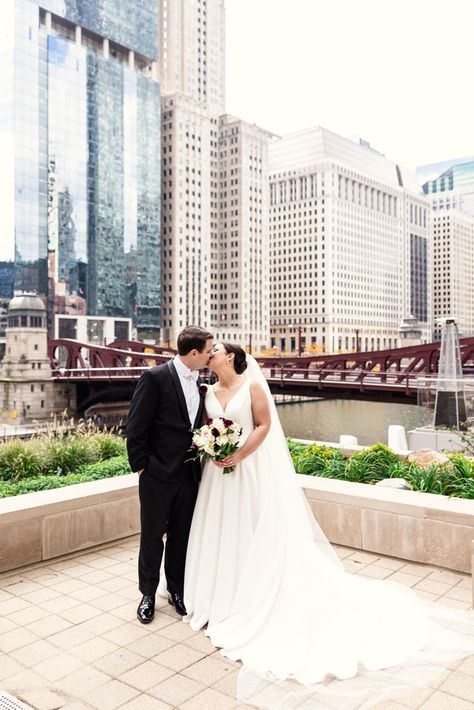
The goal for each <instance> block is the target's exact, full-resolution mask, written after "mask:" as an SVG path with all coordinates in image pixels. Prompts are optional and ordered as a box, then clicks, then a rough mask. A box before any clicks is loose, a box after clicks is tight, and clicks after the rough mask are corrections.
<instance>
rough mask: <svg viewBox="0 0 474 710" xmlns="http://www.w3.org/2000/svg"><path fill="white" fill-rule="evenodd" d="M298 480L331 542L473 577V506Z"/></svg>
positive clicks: (407, 493) (405, 493)
mask: <svg viewBox="0 0 474 710" xmlns="http://www.w3.org/2000/svg"><path fill="white" fill-rule="evenodd" d="M299 478H300V479H301V481H300V482H301V485H302V487H303V489H304V491H305V493H306V497H307V498H308V501H309V503H310V505H311V508H312V510H313V512H314V514H315V516H316V518H317V520H318V522H319V524H320V525H321V527H322V528H323V530H324V532H325V533H326V535H327V536H328V538H329V539H330V540H331V542H334V543H336V544H339V545H347V546H348V547H355V548H356V549H359V550H367V551H368V552H377V553H379V554H381V555H388V556H391V557H400V558H402V559H406V560H410V561H412V562H422V563H425V564H431V565H435V566H439V567H445V568H446V569H450V570H456V571H459V572H471V547H472V541H473V540H474V501H471V500H462V499H460V498H448V497H446V496H440V495H434V494H432V493H419V492H415V491H404V490H396V489H392V488H383V487H381V486H369V485H367V484H365V483H349V482H347V481H337V480H333V479H330V478H317V477H313V476H299Z"/></svg>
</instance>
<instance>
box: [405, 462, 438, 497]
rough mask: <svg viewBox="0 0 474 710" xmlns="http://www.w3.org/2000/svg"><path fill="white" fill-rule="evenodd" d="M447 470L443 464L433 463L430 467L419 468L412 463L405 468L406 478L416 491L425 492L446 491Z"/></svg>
mask: <svg viewBox="0 0 474 710" xmlns="http://www.w3.org/2000/svg"><path fill="white" fill-rule="evenodd" d="M444 473H445V471H444V470H443V467H442V466H439V465H433V466H430V467H429V468H418V466H415V465H413V464H412V465H410V466H407V468H406V469H405V472H404V475H403V478H405V479H406V480H407V481H408V482H409V483H410V485H411V487H412V488H413V490H415V491H422V492H424V493H438V494H444V493H445V476H444Z"/></svg>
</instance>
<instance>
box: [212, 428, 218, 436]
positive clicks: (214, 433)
mask: <svg viewBox="0 0 474 710" xmlns="http://www.w3.org/2000/svg"><path fill="white" fill-rule="evenodd" d="M211 434H212V436H215V437H218V436H219V434H220V432H219V429H216V427H214V428H213V429H211Z"/></svg>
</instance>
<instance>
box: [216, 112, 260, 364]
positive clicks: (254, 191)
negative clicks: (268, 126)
mask: <svg viewBox="0 0 474 710" xmlns="http://www.w3.org/2000/svg"><path fill="white" fill-rule="evenodd" d="M272 137H273V136H272V135H271V134H270V133H268V132H267V131H265V130H263V129H261V128H259V127H258V126H256V125H255V124H249V123H246V122H245V121H242V120H240V119H238V118H235V117H234V116H230V115H224V116H221V117H220V120H219V233H218V240H217V241H216V242H215V243H214V245H213V246H214V248H213V251H212V271H211V274H212V276H211V279H212V283H213V295H212V298H213V301H212V308H213V310H212V315H213V319H212V327H213V329H214V331H215V335H216V338H218V339H221V340H229V341H235V342H238V343H240V344H242V345H245V346H246V347H247V348H248V349H252V351H255V352H258V351H259V350H260V349H261V348H263V347H266V346H268V342H269V333H270V304H269V299H268V296H269V258H268V257H269V242H268V145H269V142H270V140H271V139H272Z"/></svg>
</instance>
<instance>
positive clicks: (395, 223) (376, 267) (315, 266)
mask: <svg viewBox="0 0 474 710" xmlns="http://www.w3.org/2000/svg"><path fill="white" fill-rule="evenodd" d="M269 172H270V248H271V252H270V253H271V265H270V303H271V343H272V346H274V347H276V348H278V349H280V350H282V351H295V350H297V349H300V348H301V349H302V350H303V349H313V350H316V351H318V350H319V351H323V352H337V351H345V352H348V351H354V350H356V349H361V350H377V349H385V348H392V347H396V346H397V345H398V344H399V335H400V331H399V329H400V326H401V325H402V321H403V319H404V318H407V317H408V316H410V315H413V316H414V317H415V318H416V319H418V321H419V325H420V329H421V332H422V338H423V339H425V340H428V339H429V338H430V330H431V328H430V310H431V308H430V294H431V272H430V205H429V201H428V200H427V199H426V197H424V196H423V194H422V193H421V191H420V188H419V186H418V184H417V182H416V179H415V176H414V175H411V174H410V173H408V172H406V171H405V170H403V169H402V168H401V167H400V166H398V165H396V164H394V163H392V162H391V161H389V160H387V159H386V158H385V157H384V156H383V155H381V154H380V153H378V152H377V151H375V150H373V149H372V148H370V146H369V145H368V144H367V143H365V142H361V143H360V144H357V143H355V142H353V141H350V140H348V139H346V138H343V137H341V136H338V135H336V134H334V133H332V132H330V131H328V130H326V129H324V128H320V127H316V128H311V129H308V130H304V131H299V132H297V133H293V134H291V135H288V136H284V137H283V138H281V139H280V140H275V141H272V142H271V143H270V158H269ZM311 346H312V348H311Z"/></svg>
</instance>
